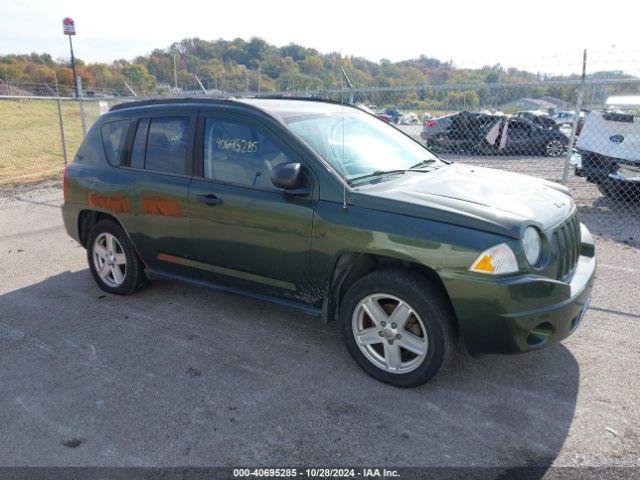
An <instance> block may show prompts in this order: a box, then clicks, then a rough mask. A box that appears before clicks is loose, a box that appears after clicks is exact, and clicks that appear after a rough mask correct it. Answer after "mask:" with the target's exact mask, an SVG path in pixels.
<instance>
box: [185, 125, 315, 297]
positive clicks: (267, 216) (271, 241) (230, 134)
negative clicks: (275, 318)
mask: <svg viewBox="0 0 640 480" xmlns="http://www.w3.org/2000/svg"><path fill="white" fill-rule="evenodd" d="M196 138H197V140H196V158H197V159H199V160H197V161H196V163H195V165H196V167H195V168H196V171H195V172H194V180H193V182H192V184H191V189H190V193H189V196H190V201H191V230H192V244H193V252H194V259H195V260H196V262H197V266H198V268H199V269H200V270H201V271H202V274H203V275H204V276H205V277H206V278H207V279H209V280H211V281H214V282H220V281H223V282H224V283H230V284H233V285H238V286H240V287H249V288H251V289H252V290H258V291H263V292H266V293H268V294H270V295H277V296H283V297H290V298H296V299H299V300H304V299H305V298H306V296H305V295H306V293H305V292H306V291H308V289H309V268H310V250H311V227H312V222H313V209H314V206H315V203H316V199H317V196H318V187H317V182H316V181H315V177H314V175H313V172H312V171H311V170H310V169H309V168H308V167H307V166H306V165H305V164H304V162H303V161H302V160H301V159H300V158H299V157H298V156H297V155H296V154H295V153H294V151H293V150H292V149H291V148H290V147H288V146H287V145H286V144H285V142H283V141H282V139H281V138H280V137H279V136H278V134H277V132H276V131H275V130H274V129H271V128H269V127H268V126H267V125H266V124H264V123H261V122H260V121H259V120H258V119H256V118H254V117H253V116H249V115H244V114H230V113H229V114H226V113H225V114H222V113H221V114H201V116H200V118H199V120H198V133H197V136H196ZM285 162H299V163H301V164H302V166H303V173H304V175H305V181H306V182H307V187H308V188H309V189H310V192H311V194H310V195H309V196H307V197H292V196H286V195H283V193H282V192H281V191H280V190H278V189H277V188H275V187H274V186H273V185H272V184H271V181H270V176H269V175H270V171H271V169H272V168H273V167H274V166H275V165H277V164H279V163H285Z"/></svg>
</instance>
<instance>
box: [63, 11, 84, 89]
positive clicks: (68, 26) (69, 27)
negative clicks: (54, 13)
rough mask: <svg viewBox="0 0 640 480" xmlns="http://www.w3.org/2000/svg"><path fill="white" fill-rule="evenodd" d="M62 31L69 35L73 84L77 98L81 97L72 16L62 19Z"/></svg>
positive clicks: (74, 26) (74, 27)
mask: <svg viewBox="0 0 640 480" xmlns="http://www.w3.org/2000/svg"><path fill="white" fill-rule="evenodd" d="M62 31H63V32H64V34H65V35H67V36H68V37H69V50H71V70H73V84H74V85H75V91H76V98H80V91H79V88H78V74H77V73H76V57H75V56H74V55H73V42H72V41H71V36H72V35H75V34H76V24H75V22H74V21H73V19H72V18H71V17H66V18H64V19H63V20H62Z"/></svg>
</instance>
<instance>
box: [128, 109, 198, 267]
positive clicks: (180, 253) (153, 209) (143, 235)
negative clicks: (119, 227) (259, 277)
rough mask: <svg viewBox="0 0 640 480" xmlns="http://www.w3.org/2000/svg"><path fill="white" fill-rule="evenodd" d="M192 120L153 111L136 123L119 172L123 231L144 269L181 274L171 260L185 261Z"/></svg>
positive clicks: (188, 116)
mask: <svg viewBox="0 0 640 480" xmlns="http://www.w3.org/2000/svg"><path fill="white" fill-rule="evenodd" d="M196 118H197V117H196V114H195V113H194V112H190V111H188V110H184V111H181V110H175V109H172V110H171V111H164V112H159V111H154V112H150V113H149V114H144V115H141V116H139V117H138V118H137V119H136V123H135V125H134V127H133V128H132V131H131V132H130V134H129V135H130V138H129V146H130V147H129V148H130V152H131V154H130V156H129V161H128V163H127V164H126V165H124V166H123V167H121V172H122V174H121V175H120V182H121V185H120V193H119V195H120V196H121V197H122V198H123V205H126V207H127V209H128V210H129V212H128V214H127V215H126V216H125V217H126V220H125V223H126V225H125V228H126V230H127V232H128V233H129V235H130V237H131V239H132V241H133V242H134V245H135V246H136V248H137V250H138V253H139V254H140V256H141V257H142V259H143V261H144V263H145V264H146V265H147V266H148V267H150V268H153V269H159V270H162V271H165V272H169V273H180V274H183V273H186V272H188V271H190V270H191V269H189V268H187V267H185V266H184V265H182V264H181V263H180V262H176V261H174V259H175V258H188V257H189V255H190V222H189V184H190V182H191V175H192V170H193V138H194V133H195V125H196Z"/></svg>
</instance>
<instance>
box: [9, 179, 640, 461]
mask: <svg viewBox="0 0 640 480" xmlns="http://www.w3.org/2000/svg"><path fill="white" fill-rule="evenodd" d="M60 201H61V194H60V190H59V188H58V187H57V186H56V185H55V184H49V185H44V186H41V187H39V188H37V189H31V190H28V191H27V190H24V191H14V192H12V195H11V196H9V195H8V192H5V195H4V198H2V199H0V225H2V230H0V272H2V276H1V277H0V278H1V280H0V366H1V367H0V405H2V408H0V425H1V426H2V428H1V431H2V437H3V440H4V441H3V442H0V465H2V466H7V465H37V466H50V465H59V466H70V465H73V466H77V465H81V466H86V465H100V466H151V465H153V466H171V465H174V466H175V465H180V466H198V465H202V466H205V465H225V466H248V465H263V466H264V465H265V464H266V465H271V466H274V465H276V466H284V465H300V464H306V465H315V466H339V465H371V464H376V465H381V466H391V465H395V466H400V465H404V466H419V465H437V466H467V465H486V466H525V465H540V466H544V467H547V466H550V465H556V466H601V465H609V466H640V408H639V407H640V405H639V403H640V355H639V350H638V337H639V336H640V309H638V298H640V270H639V267H638V266H639V265H640V245H639V244H638V242H637V236H636V237H634V235H635V233H634V232H637V231H638V228H639V227H638V223H637V222H636V223H634V222H635V220H633V221H629V219H628V218H620V217H616V216H613V215H609V216H606V217H605V216H602V215H594V214H592V213H585V214H584V215H583V221H584V222H585V223H587V224H588V226H589V227H590V228H592V230H593V231H594V232H595V233H597V234H598V235H597V237H596V242H597V256H598V262H599V266H598V278H597V281H596V285H595V290H594V294H593V300H592V304H591V309H590V310H589V312H588V313H587V315H586V317H585V319H584V321H583V323H582V325H581V326H580V328H579V329H578V331H577V332H576V333H575V334H574V335H572V336H571V337H570V338H569V339H567V340H566V341H565V342H563V343H562V344H561V345H557V346H555V347H553V348H550V349H547V350H542V351H538V352H535V353H530V354H526V355H518V356H489V355H488V356H482V357H477V358H473V357H470V356H469V355H467V354H466V353H465V352H463V351H460V352H459V353H458V355H457V357H456V359H455V361H454V362H453V365H452V366H451V368H450V369H449V371H447V372H446V373H445V374H443V375H441V376H439V377H438V378H437V379H436V380H435V381H433V382H432V383H430V384H428V385H425V386H422V387H420V388H416V389H411V390H403V389H397V388H393V387H391V386H388V385H384V384H381V383H379V382H376V381H375V380H373V379H371V378H369V377H368V376H367V375H365V374H364V373H363V372H362V371H361V370H360V369H359V368H358V367H357V366H356V365H355V364H354V362H353V361H352V360H351V359H350V357H349V356H348V354H347V352H346V350H345V348H344V347H343V345H342V343H341V339H340V337H339V335H338V328H337V325H336V324H335V323H334V324H329V325H325V324H322V323H320V322H319V321H318V320H316V319H315V318H312V317H307V316H304V315H301V314H299V313H297V312H292V311H289V310H285V309H281V308H278V307H275V306H271V305H265V304H262V303H258V302H257V301H253V300H249V299H244V298H239V297H235V296H230V295H226V294H222V293H217V292H213V291H209V290H205V289H200V288H196V287H191V286H183V285H178V284H171V283H165V282H154V283H153V284H152V285H151V286H150V288H148V289H147V290H145V291H143V292H141V293H140V294H138V295H135V296H131V297H115V296H110V295H105V294H104V293H103V292H102V291H101V290H99V289H98V288H97V286H96V285H95V284H94V282H93V280H92V279H91V276H90V274H89V271H88V269H87V264H86V256H85V251H84V250H83V249H82V248H81V247H79V246H78V245H76V244H75V243H74V242H73V241H72V240H71V239H70V238H69V237H68V236H67V235H66V233H65V231H64V228H63V226H62V223H61V218H60V212H59V208H58V207H59V204H60Z"/></svg>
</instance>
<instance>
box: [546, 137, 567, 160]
mask: <svg viewBox="0 0 640 480" xmlns="http://www.w3.org/2000/svg"><path fill="white" fill-rule="evenodd" d="M564 150H565V145H564V144H563V143H562V141H561V140H558V139H557V138H552V139H551V140H549V141H548V142H547V143H546V144H545V145H544V153H545V155H547V157H559V156H560V155H562V154H563V153H564Z"/></svg>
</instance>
